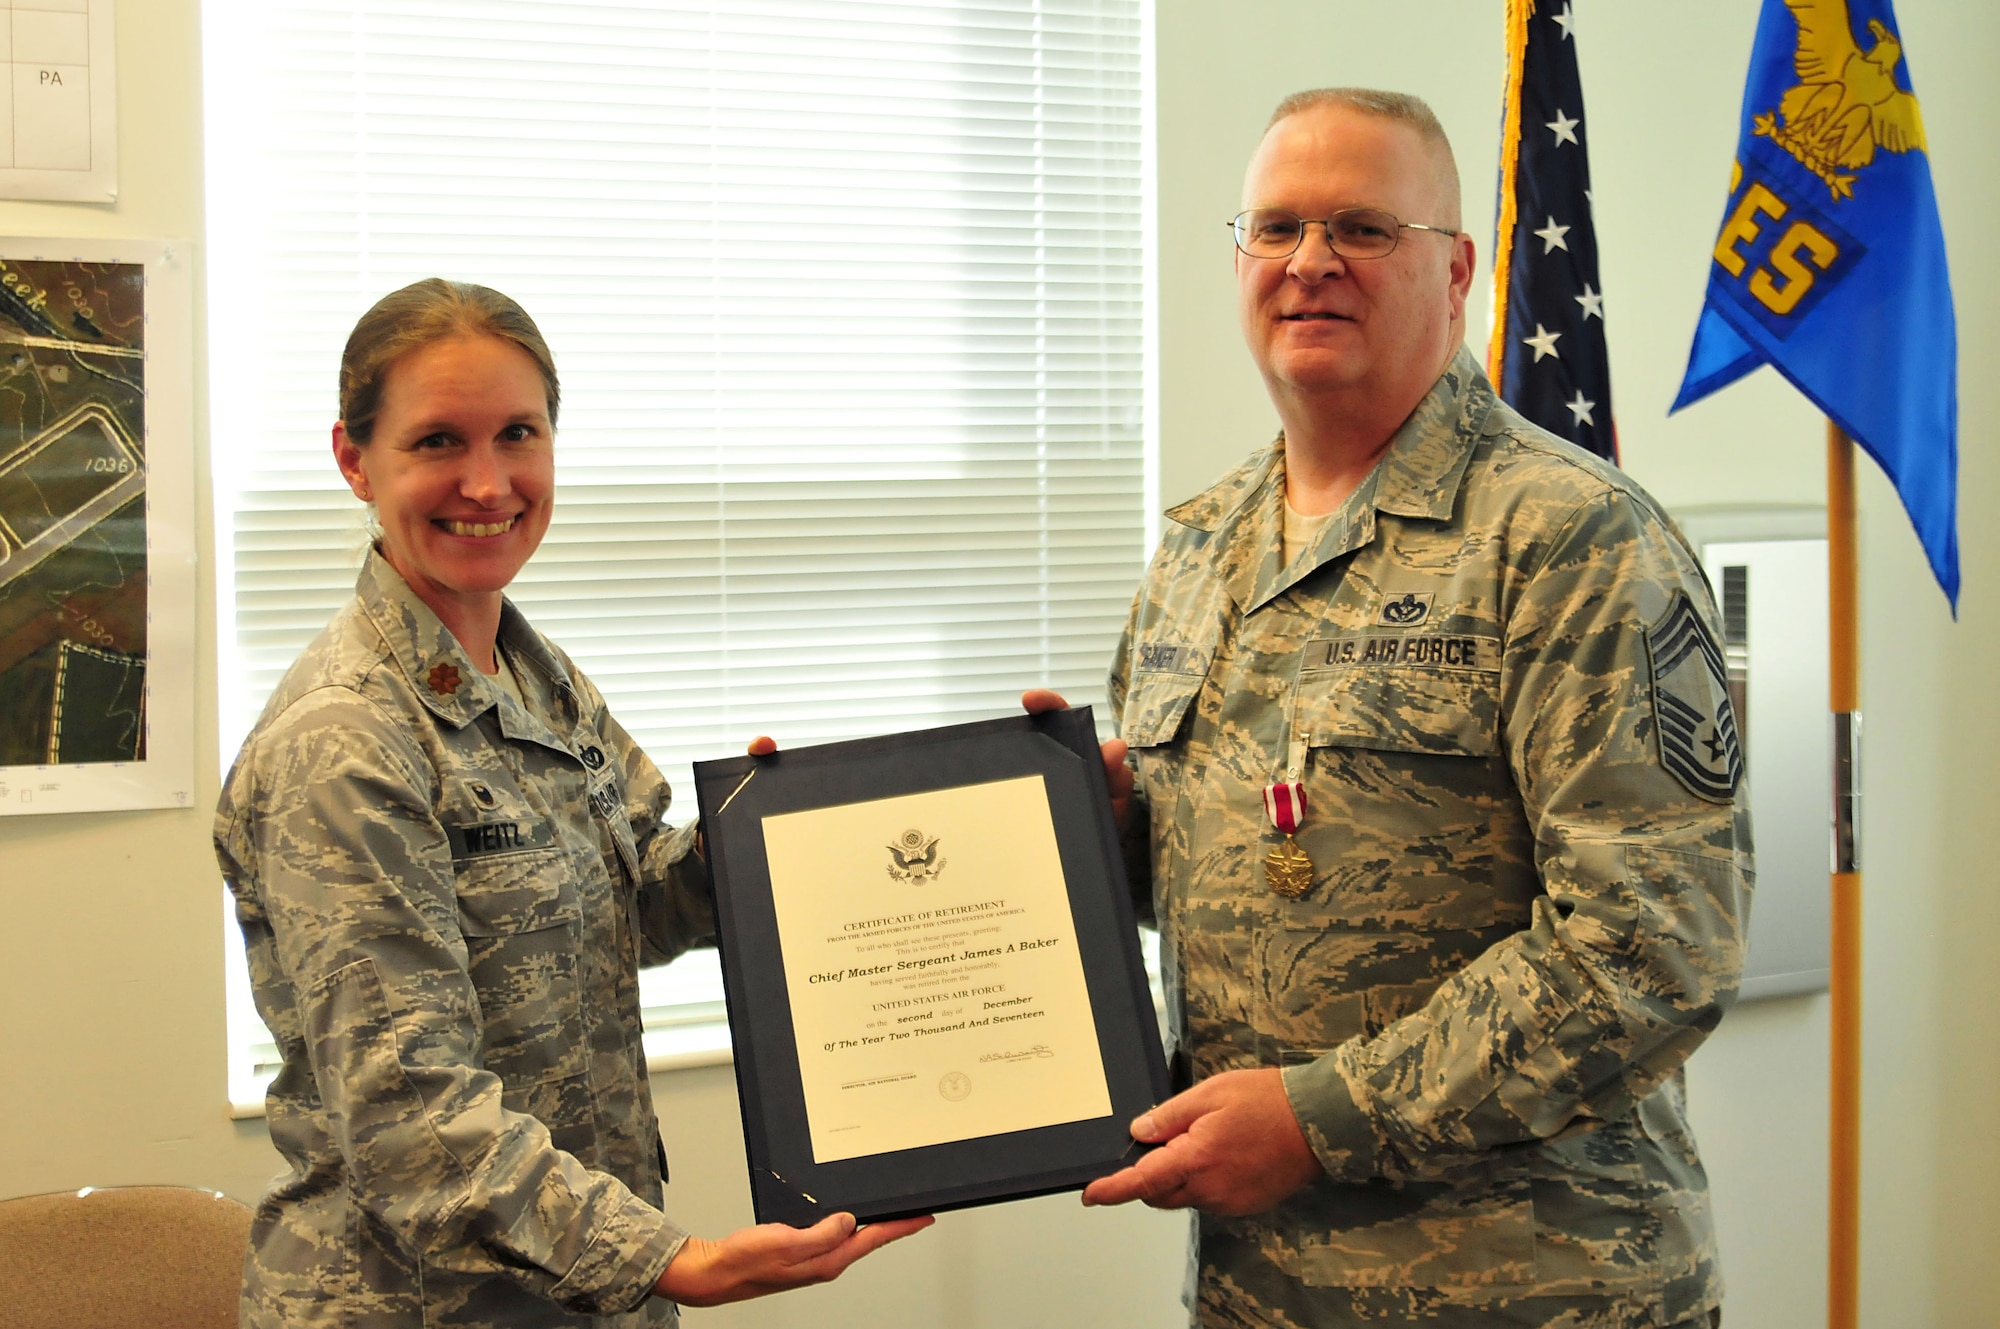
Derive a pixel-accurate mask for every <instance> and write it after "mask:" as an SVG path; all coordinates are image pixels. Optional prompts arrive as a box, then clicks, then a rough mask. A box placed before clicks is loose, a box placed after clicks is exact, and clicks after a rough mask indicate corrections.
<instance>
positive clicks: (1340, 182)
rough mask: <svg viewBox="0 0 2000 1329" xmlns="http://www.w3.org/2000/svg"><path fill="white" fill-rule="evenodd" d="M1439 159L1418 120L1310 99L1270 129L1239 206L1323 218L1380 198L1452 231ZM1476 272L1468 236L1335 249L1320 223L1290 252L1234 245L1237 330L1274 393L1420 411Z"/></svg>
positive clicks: (1386, 206) (1420, 234)
mask: <svg viewBox="0 0 2000 1329" xmlns="http://www.w3.org/2000/svg"><path fill="white" fill-rule="evenodd" d="M1439 170H1440V163H1439V161H1438V159H1437V158H1436V157H1434V156H1433V155H1432V152H1431V150H1430V148H1429V147H1428V145H1426V144H1425V142H1424V141H1423V139H1422V138H1421V137H1420V136H1419V135H1418V134H1417V132H1416V131H1415V130H1414V129H1411V128H1410V127H1408V126H1406V125H1402V124H1399V123H1397V122H1395V121H1393V120H1385V119H1382V118H1380V117H1378V116H1372V115H1365V114H1362V113H1360V112H1357V111H1351V110H1349V109H1347V108H1346V107H1316V108H1313V109H1311V110H1308V111H1304V112H1301V113H1300V114H1298V115H1294V116H1290V117H1288V118H1286V119H1284V120H1281V121H1279V122H1278V123H1277V124H1276V125H1273V126H1272V127H1271V130H1270V132H1269V133H1268V134H1266V135H1265V136H1264V141H1263V142H1262V143H1260V144H1259V145H1258V147H1257V152H1256V155H1255V156H1254V157H1252V158H1251V161H1250V169H1249V172H1248V174H1247V175H1246V176H1245V178H1244V182H1243V206H1244V207H1245V208H1253V207H1274V208H1286V209H1289V210H1290V211H1292V212H1295V213H1297V214H1298V215H1299V216H1301V217H1306V218H1310V219H1315V220H1317V219H1319V218H1322V217H1330V216H1332V215H1333V214H1334V213H1336V212H1339V211H1340V210H1342V209H1343V208H1356V207H1373V208H1380V209H1382V210H1384V211H1386V212H1390V213H1393V214H1395V216H1396V219H1397V220H1398V221H1405V222H1419V223H1422V224H1425V225H1430V226H1448V227H1452V228H1454V229H1456V227H1457V224H1458V218H1457V217H1456V216H1455V215H1444V214H1445V213H1446V212H1447V210H1452V200H1451V199H1450V197H1449V195H1448V193H1447V190H1446V188H1445V187H1444V185H1443V184H1442V182H1441V180H1440V177H1439ZM1471 282H1472V244H1471V241H1469V240H1468V239H1466V238H1465V237H1464V236H1458V237H1451V236H1443V235H1436V234H1432V233H1430V232H1427V231H1408V230H1406V231H1404V232H1402V234H1401V238H1400V240H1399V241H1398V243H1397V245H1396V249H1395V252H1393V253H1391V254H1389V255H1388V256H1386V257H1384V258H1370V259H1344V258H1341V257H1340V256H1339V255H1337V254H1335V253H1334V252H1333V251H1332V250H1331V249H1330V248H1328V246H1327V241H1326V235H1325V231H1324V229H1323V228H1322V227H1320V226H1308V227H1307V228H1306V232H1305V236H1304V238H1303V240H1302V242H1301V243H1300V245H1299V248H1298V252H1296V253H1294V254H1293V255H1292V256H1291V257H1290V258H1289V259H1259V258H1250V257H1248V256H1246V255H1244V254H1242V253H1240V252H1239V253H1238V254H1237V255H1236V290H1237V312H1238V314H1239V316H1240V317H1241V319H1242V323H1243V338H1244V340H1245V341H1246V342H1247V343H1248V344H1249V347H1250V354H1251V356H1252V357H1253V358H1254V359H1255V360H1256V361H1257V367H1258V369H1259V370H1261V371H1262V373H1263V375H1264V381H1265V383H1266V385H1267V386H1268V387H1269V388H1270V390H1271V393H1272V395H1273V396H1274V397H1286V396H1295V395H1311V394H1315V393H1328V392H1332V393H1336V394H1347V395H1349V396H1350V397H1353V398H1359V399H1365V400H1368V401H1380V402H1382V403H1384V404H1399V405H1401V406H1402V409H1403V410H1404V411H1407V410H1409V409H1412V408H1414V407H1415V405H1416V403H1417V401H1418V400H1419V399H1421V398H1422V396H1423V394H1424V393H1425V392H1427V391H1429V389H1430V386H1431V384H1432V383H1433V382H1435V381H1436V379H1437V376H1438V374H1439V372H1441V371H1442V370H1443V368H1444V365H1445V363H1446V361H1448V360H1449V359H1450V357H1451V354H1452V352H1453V350H1455V349H1456V347H1457V345H1458V343H1459V341H1460V340H1461V339H1462V337H1463V330H1462V328H1461V326H1460V319H1461V318H1462V317H1463V315H1464V311H1465V294H1466V290H1467V288H1468V287H1469V286H1470V285H1471Z"/></svg>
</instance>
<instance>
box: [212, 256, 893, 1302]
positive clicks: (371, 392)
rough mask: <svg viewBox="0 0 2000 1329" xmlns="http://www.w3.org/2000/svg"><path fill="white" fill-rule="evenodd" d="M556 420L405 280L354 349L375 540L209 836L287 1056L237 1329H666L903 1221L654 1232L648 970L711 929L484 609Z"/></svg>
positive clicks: (522, 365)
mask: <svg viewBox="0 0 2000 1329" xmlns="http://www.w3.org/2000/svg"><path fill="white" fill-rule="evenodd" d="M558 396H559V393H558V386H557V382H556V374H555V366H554V363H553V361H552V359H551V357H550V355H549V351H548V347H547V345H546V344H545V343H544V342H543V340H542V337H541V334H540V333H539V332H538V331H537V330H536V328H535V325H534V323H533V321H532V320H531V319H529V317H528V316H527V314H526V313H525V312H524V311H523V310H522V309H521V308H520V306H519V305H517V304H515V303H514V302H513V301H512V300H510V299H508V298H507V297H506V296H504V295H501V294H500V293H498V292H496V291H492V290H489V289H487V288H485V287H480V286H471V285H466V284H462V283H450V282H445V281H442V280H438V279H435V278H433V279H431V280H428V281H423V282H418V283H416V284H415V285H413V286H409V287H406V288H404V289H403V290H400V291H397V292H394V293H392V294H391V295H388V296H386V297H384V298H383V299H382V300H381V301H380V302H379V303H377V304H376V305H375V307H374V308H372V309H370V310H369V311H368V313H366V314H365V315H363V316H362V318H361V321H360V322H359V323H358V324H357V325H356V326H355V329H354V332H353V333H352V335H351V336H350V337H349V338H348V343H347V348H346V351H345V354H344V355H343V357H342V362H341V374H340V408H341V418H340V420H339V422H338V423H336V424H335V425H334V427H333V451H334V457H335V460H336V461H337V462H338V464H339V466H340V471H341V474H342V476H343V477H344V478H345V479H346V480H347V482H348V485H349V486H350V487H351V488H352V489H353V490H354V493H355V495H356V496H357V497H359V498H360V499H362V500H363V501H364V502H367V503H370V504H372V505H373V507H374V510H375V513H376V516H377V519H378V520H379V523H380V530H379V534H378V536H377V539H376V541H375V543H374V547H373V549H372V550H371V552H370V553H369V555H368V560H367V565H366V566H365V567H364V568H363V569H362V572H361V577H360V580H359V582H358V583H357V585H356V589H355V598H354V600H353V601H352V602H351V603H350V604H349V605H348V606H347V607H346V608H345V609H343V610H342V611H341V612H340V613H339V614H338V615H336V616H335V618H334V620H333V622H332V623H331V624H329V625H328V627H327V628H326V630H325V631H324V632H322V633H321V634H320V636H319V638H318V640H316V641H315V642H314V643H313V644H312V645H311V646H310V647H308V648H307V650H306V652H305V654H304V655H302V656H301V657H300V658H299V660H298V662H297V663H296V664H294V665H293V666H292V668H291V670H290V671H289V672H288V673H287V674H286V675H285V678H284V680H283V681H282V682H281V683H280V684H279V685H278V688H277V690H276V692H274V693H273V694H272V697H271V700H270V704H269V705H268V706H267V707H266V708H265V710H264V714H263V716H262V718H261V719H260V720H259V721H258V724H257V727H256V729H255V730H254V731H253V732H252V733H251V735H250V737H249V738H248V739H247V740H246V741H245V743H244V745H243V750H242V752H241V754H240V755H239V756H238V758H237V761H236V765H235V767H234V769H233V770H232V771H231V772H230V776H229V779H228V781H227V783H226V787H225V791H224V794H223V797H222V802H221V806H220V808H219V809H218V812H217V819H216V851H217V855H218V857H219V859H220V861H221V864H222V869H223V872H224V875H225V876H226V877H227V878H228V881H229V886H230V889H231V891H232V892H233V893H234V894H235V898H236V912H237V917H238V920H239V922H240V923H241V925H242V928H243V934H244V938H245V941H246V943H247V947H248V952H249V964H250V970H251V978H252V982H253V984H254V986H255V989H256V997H257V1009H258V1011H259V1012H260V1013H261V1014H262V1016H263V1017H264V1021H265V1023H266V1024H267V1025H269V1026H270V1028H271V1031H272V1032H273V1034H275V1035H276V1037H277V1041H278V1045H279V1048H280V1049H281V1051H282V1053H283V1056H284V1065H283V1067H282V1069H281V1070H280V1071H279V1073H278V1076H277V1078H276V1080H275V1081H273V1083H272V1085H271V1089H270V1094H269V1098H268V1100H267V1102H268V1117H269V1122H270V1128H271V1138H272V1142H273V1143H274V1144H275V1145H276V1146H277V1148H278V1150H279V1152H280V1153H282V1154H283V1155H284V1157H285V1160H286V1162H287V1164H288V1165H289V1166H288V1170H287V1171H286V1172H285V1173H283V1174H281V1175H280V1176H279V1177H278V1178H277V1179H276V1181H275V1182H274V1183H273V1185H272V1188H271V1190H270V1193H269V1194H268V1195H266V1196H265V1198H264V1200H263V1203H262V1204H261V1205H260V1206H259V1208H258V1211H257V1223H256V1228H255V1231H254V1234H253V1239H252V1250H251V1254H250V1258H249V1261H248V1264H247V1266H246V1270H245V1285H244V1294H243V1322H244V1323H245V1324H246V1325H273V1326H275V1325H287V1326H298V1325H319V1324H335V1323H338V1324H341V1325H350V1324H363V1323H365V1324H369V1325H384V1326H388V1325H405V1324H407V1325H417V1324H424V1325H476V1326H501V1325H527V1324H535V1325H545V1324H559V1323H560V1324H571V1323H575V1324H584V1323H598V1324H608V1323H618V1324H632V1325H639V1324H647V1325H658V1324H672V1323H673V1322H674V1321H675V1318H676V1311H675V1307H674V1303H675V1302H685V1303H688V1304H694V1305H708V1304H715V1303H718V1302H723V1301H732V1300H736V1299H739V1298H742V1297H749V1296H756V1295H760V1294H762V1293H765V1292H772V1291H778V1290H781V1289H783V1288H786V1287H792V1286H797V1285H799V1284H802V1283H810V1282H820V1281H824V1280H826V1279H828V1278H831V1277H834V1276H835V1275H837V1274H838V1273H839V1272H840V1271H841V1270H842V1269H844V1268H845V1267H846V1266H847V1265H848V1264H849V1263H851V1262H852V1261H854V1260H855V1259H858V1258H859V1257H860V1256H862V1255H864V1254H866V1253H867V1252H868V1251H870V1250H873V1249H875V1248H876V1247H878V1246H880V1245H882V1244H883V1243H884V1242H886V1241H889V1240H893V1239H894V1238H896V1237H898V1236H901V1235H903V1234H904V1233H906V1232H909V1231H913V1230H915V1228H917V1227H919V1226H922V1224H923V1222H925V1221H928V1220H916V1221H910V1222H904V1223H883V1224H875V1225H871V1226H870V1227H868V1228H866V1229H861V1230H856V1228H855V1225H854V1220H853V1218H852V1216H851V1215H845V1214H843V1215H838V1216H836V1217H834V1218H830V1219H828V1220H826V1221H825V1222H823V1223H821V1224H819V1225H818V1226H817V1227H814V1228H811V1229H807V1230H805V1231H794V1230H793V1229H791V1228H787V1227H782V1226H777V1225H769V1226H766V1227H761V1228H751V1229H746V1230H744V1231H742V1232H738V1233H736V1234H734V1235H733V1236H731V1237H728V1238H726V1239H724V1240H722V1241H719V1242H706V1241H702V1240H701V1239H699V1238H690V1237H689V1236H688V1234H687V1233H686V1232H685V1231H683V1230H682V1229H681V1228H679V1227H678V1226H676V1225H675V1224H674V1223H673V1222H672V1220H670V1219H668V1218H667V1217H666V1215H665V1214H663V1213H662V1212H661V1210H660V1204H661V1199H662V1189H663V1185H664V1179H665V1156H664V1151H663V1150H662V1148H661V1145H660V1138H659V1130H658V1123H657V1121H656V1119H655V1118H654V1115H653V1107H652V1101H651V1096H650V1093H649V1090H648V1084H647V1079H646V1068H645V1054H644V1051H643V1050H642V1048H641V1046H640V1027H639V997H638V967H639V965H641V964H662V963H665V962H666V961H667V960H669V959H671V958H672V957H673V956H674V955H676V954H678V953H679V952H681V951H683V950H685V949H687V948H688V947H689V946H690V945H693V944H695V943H697V942H700V941H703V940H705V939H707V938H709V937H710V936H711V934H712V932H713V928H714V918H713V905H712V898H711V895H710V890H709V884H708V874H707V869H706V867H705V865H704V864H703V863H702V861H701V859H700V857H699V855H698V853H697V852H696V850H697V833H696V827H695V825H694V824H692V823H690V824H689V825H687V826H684V827H681V828H679V829H676V828H674V827H673V826H671V825H669V824H668V823H667V822H666V820H665V814H666V811H667V805H668V798H669V795H668V790H667V786H666V783H665V781H664V780H662V779H661V778H660V773H659V771H658V770H656V769H655V768H654V766H653V763H652V762H651V761H650V760H648V759H647V757H646V754H645V753H643V752H641V751H640V750H639V748H638V746H637V745H636V744H634V743H633V741H632V739H631V737H630V736H629V735H628V734H627V733H626V732H625V730H624V729H623V728H622V727H620V725H619V724H618V722H617V721H616V720H615V719H613V718H612V716H611V714H610V712H609V711H608V710H607V709H606V707H605V704H604V699H603V697H602V696H600V695H599V693H598V691H597V689H596V688H595V687H593V686H592V685H591V683H590V680H589V679H587V678H585V677H584V676H583V674H582V673H581V672H580V671H578V669H577V668H576V666H575V665H574V664H573V663H571V661H570V659H569V657H568V656H567V655H565V654H564V653H563V652H562V650H561V649H560V648H558V647H556V646H555V645H553V644H551V643H550V642H549V641H548V640H547V639H546V638H544V637H543V636H542V635H541V634H540V633H538V632H536V631H535V630H534V629H533V628H532V627H530V626H529V625H528V622H527V620H526V619H524V618H523V617H522V616H521V613H520V611H519V610H518V609H516V608H515V607H514V606H513V605H512V604H510V603H509V602H508V601H507V600H505V599H504V598H503V596H502V594H501V592H502V589H503V588H504V587H505V586H506V585H507V584H508V583H509V582H510V581H512V579H513V577H514V575H515V574H516V573H517V572H519V571H520V569H521V566H522V565H523V564H524V563H526V562H527V560H528V558H529V556H530V555H531V554H533V553H534V551H535V548H536V546H537V545H538V544H539V543H540V542H541V538H542V535H543V533H544V532H546V531H547V529H548V524H549V514H550V509H551V505H552V502H553V497H554V460H553V449H552V444H553V439H554V429H555V418H556V408H557V403H558ZM760 742H761V740H760Z"/></svg>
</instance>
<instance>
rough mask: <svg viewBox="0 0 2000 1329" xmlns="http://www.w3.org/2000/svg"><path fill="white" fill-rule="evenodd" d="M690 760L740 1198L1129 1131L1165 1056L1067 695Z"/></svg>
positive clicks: (893, 1200) (915, 1174)
mask: <svg viewBox="0 0 2000 1329" xmlns="http://www.w3.org/2000/svg"><path fill="white" fill-rule="evenodd" d="M694 770H695V791H696V795H697V797H698V799H699V801H700V804H701V816H702V823H703V828H704V835H705V837H706V841H707V854H708V864H709V870H710V872H711V874H712V875H713V877H714V881H715V898H716V915H717V917H716V921H717V927H718V932H719V934H720V937H719V939H720V943H721V949H722V974H723V985H724V988H725V990H726V992H727V995H728V1000H729V1029H730V1034H731V1036H732V1037H733V1039H734V1041H735V1047H736V1087H737V1090H738V1093H739V1095H740V1097H741V1100H742V1108H743V1136H744V1143H745V1145H746V1147H747V1150H748V1153H749V1158H750V1188H751V1194H752V1198H753V1202H754V1204H755V1208H756V1212H757V1219H758V1221H759V1222H772V1221H777V1222H785V1223H792V1224H797V1225H801V1226H802V1225H805V1224H809V1223H814V1222H817V1221H818V1220H819V1219H821V1218H824V1217H825V1216H827V1215H828V1214H832V1213H837V1212H840V1211H842V1210H847V1211H850V1212H852V1213H853V1214H854V1215H855V1216H856V1217H857V1218H859V1219H861V1220H862V1221H864V1222H866V1221H871V1220H875V1219H883V1218H893V1217H898V1216H901V1215H904V1214H917V1213H929V1212H934V1211H936V1210H941V1209H954V1208H961V1207H964V1206H967V1205H975V1204H986V1203H991V1202H993V1201H997V1200H1007V1199H1017V1198H1021V1197H1024V1196H1029V1195H1040V1194H1044V1193H1047V1192H1050V1191H1059V1190H1073V1189H1076V1188H1078V1187H1081V1186H1083V1185H1084V1184H1085V1183H1087V1182H1089V1181H1090V1180H1091V1179H1093V1178H1095V1177H1099V1176H1103V1175H1105V1174H1107V1173H1109V1172H1113V1171H1115V1170H1117V1169H1118V1168H1120V1167H1122V1166H1125V1165H1126V1164H1127V1163H1129V1162H1131V1161H1133V1160H1134V1159H1135V1158H1136V1157H1137V1156H1138V1153H1139V1148H1140V1147H1139V1146H1136V1145H1135V1144H1134V1143H1133V1141H1132V1138H1131V1135H1130V1133H1129V1131H1128V1126H1129V1123H1130V1122H1131V1120H1132V1118H1134V1117H1136V1116H1138V1115H1139V1114H1140V1113H1141V1112H1144V1111H1145V1110H1146V1109H1148V1108H1150V1107H1152V1106H1153V1105H1155V1104H1156V1103H1158V1102H1160V1101H1161V1100H1162V1099H1164V1098H1165V1097H1166V1096H1167V1071H1166V1065H1165V1062H1164V1060H1163V1058H1162V1056H1161V1053H1160V1035H1159V1028H1158V1025H1157V1023H1156V1021H1155V1019H1154V1016H1153V1002H1152V997H1151V995H1150V993H1149V992H1148V990H1147V987H1146V975H1145V968H1144V965H1143V963H1142V961H1141V959H1140V955H1139V940H1138V933H1137V930H1136V928H1135V926H1134V922H1133V916H1132V902H1131V896H1130V894H1129V888H1128V887H1127V884H1126V879H1125V871H1124V865H1123V860H1122V858H1121V856H1120V853H1119V848H1118V834H1117V828H1116V827H1115V826H1114V825H1113V823H1112V816H1111V800H1110V795H1109V791H1108V789H1107V787H1106V785H1105V780H1104V767H1103V763H1102V761H1101V759H1100V758H1099V756H1098V750H1097V733H1096V728H1095V726H1094V725H1093V724H1092V722H1091V717H1090V710H1089V708H1088V707H1082V708H1078V709H1074V710H1068V711H1056V712H1048V713H1044V714H1041V715H1032V716H1031V715H1021V716H1014V717H1010V718H1008V719H1002V720H989V721H984V722H981V723H977V724H968V725H955V726H952V727H950V728H945V729H931V730H924V731H921V732H918V733H910V734H900V735H896V736H894V737H889V738H871V739H862V740H859V741H857V742H851V743H833V744H827V745H825V746H822V747H813V748H800V749H794V750H792V751H786V752H778V753H774V754H772V755H771V756H768V757H736V758H731V759H729V760H725V761H711V762H699V763H697V764H696V765H695V768H694Z"/></svg>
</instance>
